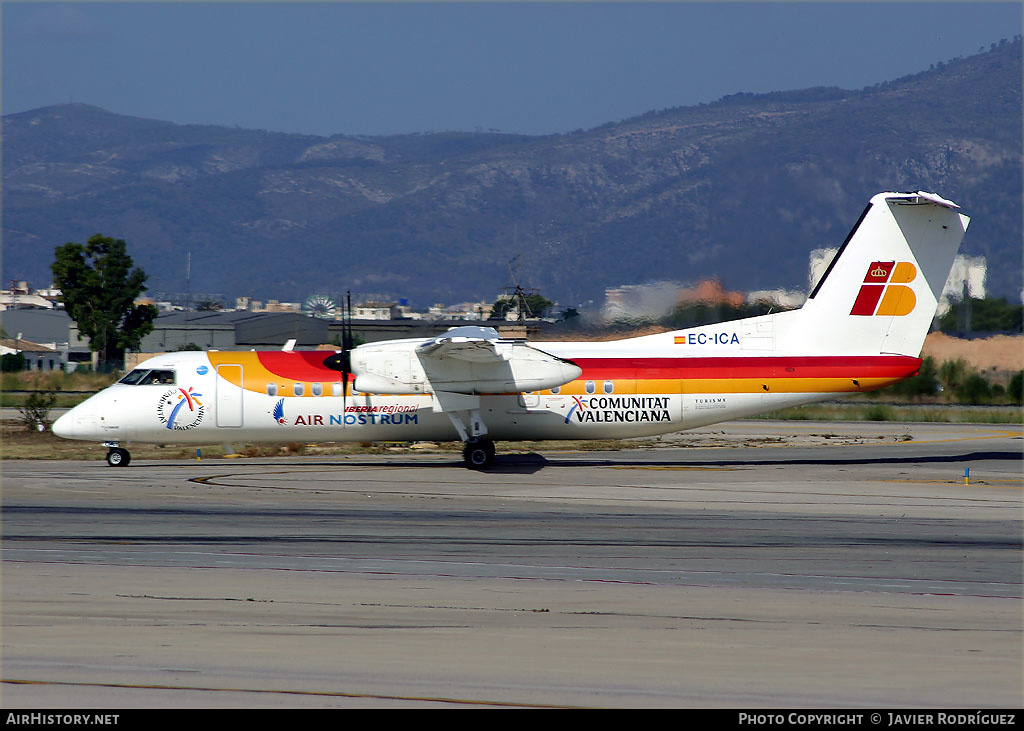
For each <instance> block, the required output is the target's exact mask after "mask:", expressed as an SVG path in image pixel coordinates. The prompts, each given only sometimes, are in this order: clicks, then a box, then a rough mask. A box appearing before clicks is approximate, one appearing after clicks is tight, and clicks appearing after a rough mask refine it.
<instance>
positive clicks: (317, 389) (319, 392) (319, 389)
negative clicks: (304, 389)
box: [313, 383, 324, 396]
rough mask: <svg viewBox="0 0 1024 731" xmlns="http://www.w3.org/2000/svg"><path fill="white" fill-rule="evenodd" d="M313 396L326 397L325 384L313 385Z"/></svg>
mask: <svg viewBox="0 0 1024 731" xmlns="http://www.w3.org/2000/svg"><path fill="white" fill-rule="evenodd" d="M313 395H314V396H323V395H324V384H322V383H314V384H313Z"/></svg>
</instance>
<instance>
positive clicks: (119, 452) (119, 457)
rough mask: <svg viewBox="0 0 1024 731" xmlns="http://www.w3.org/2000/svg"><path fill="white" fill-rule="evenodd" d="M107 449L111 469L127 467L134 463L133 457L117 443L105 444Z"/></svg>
mask: <svg viewBox="0 0 1024 731" xmlns="http://www.w3.org/2000/svg"><path fill="white" fill-rule="evenodd" d="M103 446H104V447H107V448H108V449H107V464H108V465H109V466H111V467H127V466H128V463H129V462H131V461H132V455H131V454H130V453H129V452H128V450H127V449H125V448H124V447H120V446H118V444H117V442H112V443H108V444H104V445H103Z"/></svg>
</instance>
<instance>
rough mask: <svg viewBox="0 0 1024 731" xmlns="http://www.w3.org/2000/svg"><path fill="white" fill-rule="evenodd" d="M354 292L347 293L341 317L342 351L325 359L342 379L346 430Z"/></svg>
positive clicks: (342, 415) (343, 422) (342, 413)
mask: <svg viewBox="0 0 1024 731" xmlns="http://www.w3.org/2000/svg"><path fill="white" fill-rule="evenodd" d="M352 343H353V337H352V292H350V291H349V292H346V293H345V310H344V312H343V313H342V316H341V350H340V351H337V352H334V353H331V354H330V355H329V356H327V357H326V358H324V366H326V367H327V368H330V369H331V370H332V371H338V372H339V374H340V377H341V424H342V428H343V429H344V428H345V415H346V414H347V413H348V411H347V407H348V379H349V374H351V373H352V355H351V353H352Z"/></svg>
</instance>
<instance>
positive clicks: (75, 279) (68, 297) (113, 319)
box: [51, 234, 157, 370]
mask: <svg viewBox="0 0 1024 731" xmlns="http://www.w3.org/2000/svg"><path fill="white" fill-rule="evenodd" d="M51 270H52V271H53V281H54V285H55V286H56V287H57V288H58V289H60V291H61V300H62V301H63V302H64V309H65V310H67V313H68V315H70V316H71V319H73V320H74V321H75V322H76V323H77V324H78V330H79V332H80V333H81V334H82V335H83V336H85V337H87V338H88V339H89V347H90V349H92V351H93V352H95V353H98V354H99V361H100V369H101V370H108V369H109V368H112V367H120V365H121V364H122V363H123V361H124V352H125V350H127V349H132V350H138V348H139V342H140V341H141V340H142V338H143V337H145V336H146V335H147V334H149V333H150V332H152V331H153V320H154V319H156V316H157V309H156V308H155V307H153V306H152V305H137V304H135V299H136V298H137V297H138V296H139V295H140V294H141V293H142V292H144V291H145V290H146V287H145V284H144V283H145V281H146V278H147V277H146V273H145V272H144V271H142V270H141V269H133V268H132V258H131V257H130V256H128V252H127V247H126V246H125V243H124V241H123V240H122V239H112V238H110V237H107V236H103V235H101V234H96V235H95V236H93V237H91V238H90V239H89V241H88V242H87V243H86V244H85V245H84V246H83V245H82V244H77V243H74V242H68V243H66V244H64V245H63V246H58V247H57V249H56V251H55V258H54V262H53V265H52V266H51Z"/></svg>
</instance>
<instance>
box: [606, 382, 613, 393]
mask: <svg viewBox="0 0 1024 731" xmlns="http://www.w3.org/2000/svg"><path fill="white" fill-rule="evenodd" d="M614 390H615V383H614V381H605V382H604V392H605V393H611V392H613V391H614Z"/></svg>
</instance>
